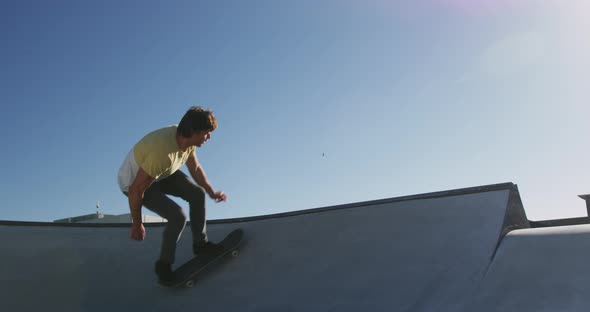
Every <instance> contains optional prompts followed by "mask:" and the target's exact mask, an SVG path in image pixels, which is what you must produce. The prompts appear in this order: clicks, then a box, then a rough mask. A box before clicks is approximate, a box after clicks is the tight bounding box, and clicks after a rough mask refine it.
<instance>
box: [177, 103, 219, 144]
mask: <svg viewBox="0 0 590 312" xmlns="http://www.w3.org/2000/svg"><path fill="white" fill-rule="evenodd" d="M216 128H217V119H215V116H213V112H212V111H210V110H206V109H204V108H201V107H198V106H193V107H191V108H189V109H188V111H187V112H186V114H184V116H183V117H182V119H181V120H180V123H179V124H178V129H177V130H176V135H181V136H183V137H185V138H188V137H190V136H191V135H192V134H193V133H195V132H196V131H213V130H215V129H216Z"/></svg>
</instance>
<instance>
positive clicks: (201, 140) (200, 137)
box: [195, 130, 211, 147]
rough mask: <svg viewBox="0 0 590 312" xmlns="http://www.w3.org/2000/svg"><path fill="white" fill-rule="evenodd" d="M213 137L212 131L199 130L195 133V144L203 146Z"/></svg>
mask: <svg viewBox="0 0 590 312" xmlns="http://www.w3.org/2000/svg"><path fill="white" fill-rule="evenodd" d="M210 138H211V131H205V130H204V131H197V132H196V133H195V145H196V146H198V147H201V146H203V144H205V142H207V141H208V140H209V139H210Z"/></svg>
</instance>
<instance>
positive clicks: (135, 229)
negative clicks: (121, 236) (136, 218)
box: [131, 223, 145, 241]
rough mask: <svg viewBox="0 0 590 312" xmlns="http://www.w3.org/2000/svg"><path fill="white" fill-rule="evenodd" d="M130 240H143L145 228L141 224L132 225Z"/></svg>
mask: <svg viewBox="0 0 590 312" xmlns="http://www.w3.org/2000/svg"><path fill="white" fill-rule="evenodd" d="M131 239H132V240H136V241H142V240H144V239H145V228H144V227H143V224H142V223H133V225H132V226H131Z"/></svg>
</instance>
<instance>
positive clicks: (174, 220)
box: [167, 210, 187, 228]
mask: <svg viewBox="0 0 590 312" xmlns="http://www.w3.org/2000/svg"><path fill="white" fill-rule="evenodd" d="M167 219H168V224H169V225H171V226H175V227H178V228H184V226H185V224H186V220H187V217H186V214H185V213H184V211H182V210H180V211H178V212H176V213H174V214H172V215H169V216H168V218H167Z"/></svg>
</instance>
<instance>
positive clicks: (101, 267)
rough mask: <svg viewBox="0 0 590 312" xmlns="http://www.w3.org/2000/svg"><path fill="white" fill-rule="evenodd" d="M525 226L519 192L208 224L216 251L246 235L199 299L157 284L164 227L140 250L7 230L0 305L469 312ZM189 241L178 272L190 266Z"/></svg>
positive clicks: (486, 191) (99, 234)
mask: <svg viewBox="0 0 590 312" xmlns="http://www.w3.org/2000/svg"><path fill="white" fill-rule="evenodd" d="M526 222H527V221H526V217H525V216H524V211H523V209H522V205H521V204H520V198H519V196H518V192H517V188H516V186H515V185H514V184H511V183H508V184H501V185H493V186H485V187H477V188H471V189H463V190H455V191H447V192H439V193H430V194H423V195H416V196H409V197H402V198H393V199H385V200H378V201H372V202H365V203H358V204H350V205H343V206H336V207H327V208H323V209H314V210H307V211H301V212H295V213H287V214H280V215H272V216H266V217H255V218H246V219H233V220H225V221H218V222H211V223H210V224H209V225H208V229H209V236H210V239H211V240H213V241H215V240H219V239H221V238H222V237H223V236H224V235H225V234H227V233H228V232H230V231H231V230H232V229H235V228H243V229H244V230H245V241H244V243H243V245H242V247H241V254H240V256H239V257H238V258H237V259H232V260H228V261H227V262H226V263H224V264H223V265H218V266H215V267H214V268H213V269H211V270H209V271H207V272H206V273H205V274H203V275H201V279H200V280H199V281H197V284H196V285H195V287H194V288H190V289H168V288H162V287H160V286H159V285H158V284H157V283H156V278H155V274H154V272H153V264H154V261H155V260H156V258H157V256H158V254H159V246H160V241H161V236H162V230H163V227H162V226H161V225H158V226H150V227H148V228H147V238H146V240H145V241H143V242H141V243H139V242H134V241H131V240H130V239H129V226H128V225H125V226H124V227H121V226H105V225H96V226H90V225H80V226H56V225H55V224H37V223H11V222H2V223H1V224H0V241H1V242H2V250H3V252H2V258H1V260H0V262H1V265H0V277H1V278H2V281H3V282H2V283H1V284H0V294H1V296H2V300H1V301H0V303H1V306H2V310H3V311H38V310H39V309H41V310H42V311H46V310H51V311H101V312H102V311H130V310H141V311H175V310H176V311H178V310H183V311H186V310H198V311H361V309H363V310H369V311H464V310H465V308H466V306H467V305H471V306H473V305H474V304H476V302H474V301H473V300H471V299H472V298H482V299H480V300H479V301H478V303H479V302H481V303H482V304H484V303H487V302H488V301H489V300H493V299H494V298H487V297H482V296H478V294H477V291H478V287H479V286H481V283H482V280H483V278H484V275H485V273H486V271H487V270H488V267H489V265H490V263H491V260H492V259H493V257H494V253H495V251H496V247H497V245H498V243H499V242H500V241H501V238H502V236H503V234H505V233H506V232H507V229H510V228H515V227H522V226H526ZM188 231H190V229H189V228H188V227H187V228H186V229H185V233H184V235H183V236H182V238H181V240H180V241H179V246H178V251H177V265H179V264H181V263H183V262H184V261H186V260H188V259H189V258H190V257H191V252H192V251H191V239H190V236H191V235H190V233H188ZM512 240H516V239H512ZM507 261H508V260H507ZM489 274H490V273H488V275H489ZM492 274H493V273H492ZM488 278H489V276H488ZM488 285H489V286H488ZM494 285H497V283H494V282H493V281H492V280H490V281H489V283H486V285H485V287H489V288H493V287H494ZM495 291H498V290H495ZM486 300H488V301H486Z"/></svg>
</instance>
